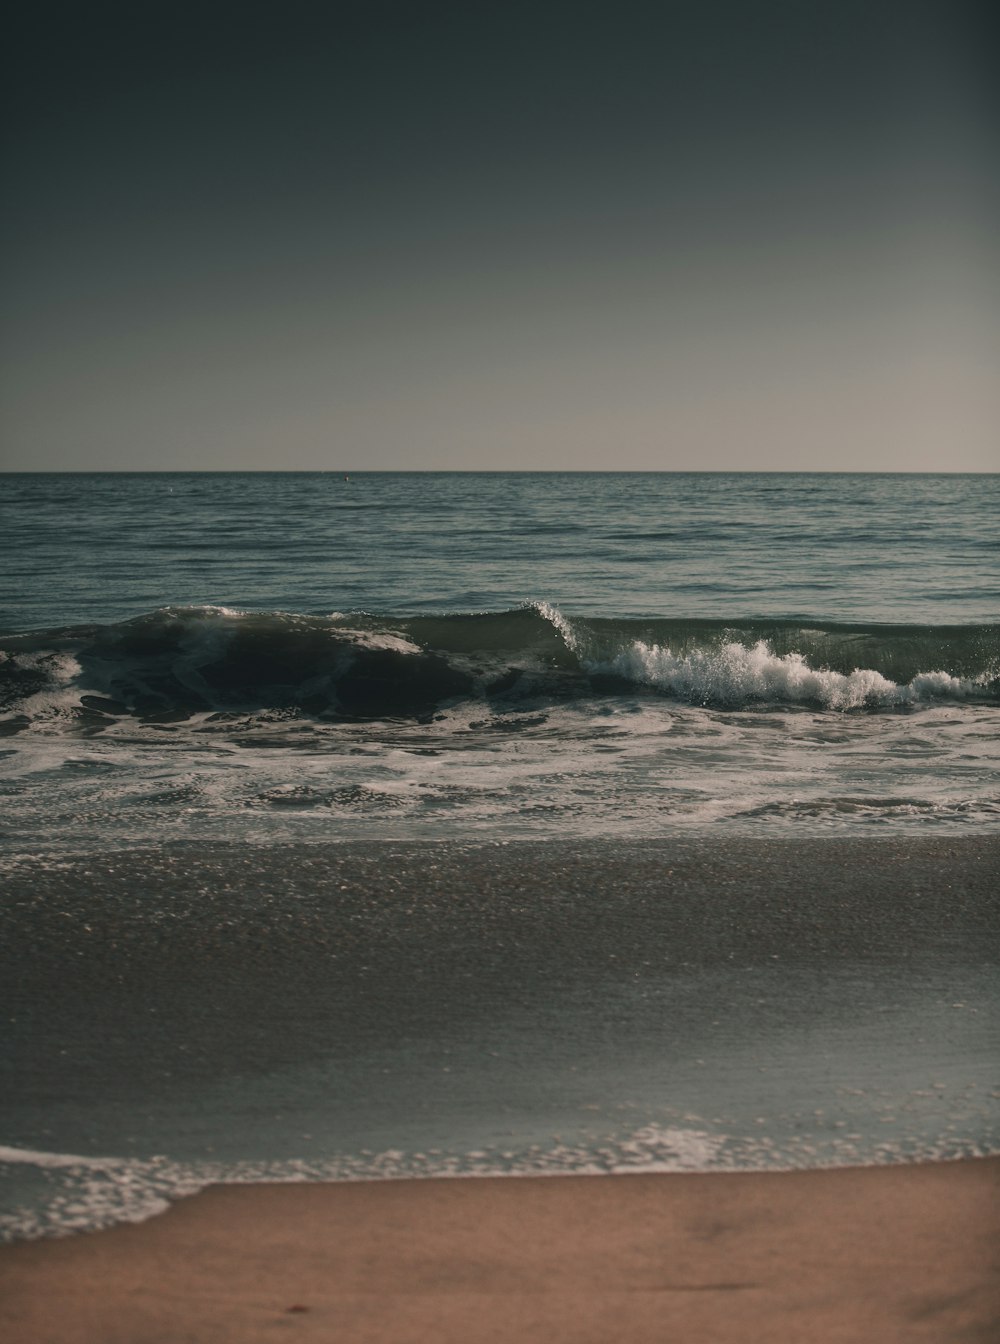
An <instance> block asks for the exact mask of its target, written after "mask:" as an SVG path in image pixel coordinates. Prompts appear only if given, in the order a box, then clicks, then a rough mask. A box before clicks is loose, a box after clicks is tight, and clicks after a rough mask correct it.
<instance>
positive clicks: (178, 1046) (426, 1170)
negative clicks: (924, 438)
mask: <svg viewBox="0 0 1000 1344" xmlns="http://www.w3.org/2000/svg"><path fill="white" fill-rule="evenodd" d="M998 517H1000V477H997V476H985V475H979V476H951V475H940V476H924V475H913V476H901V475H845V474H829V475H822V474H821V475H814V474H808V475H807V474H803V475H794V474H760V475H755V474H708V473H706V474H701V473H664V474H655V473H654V474H625V473H623V474H618V473H600V474H589V473H579V474H547V473H544V474H543V473H538V474H531V473H526V474H504V473H481V474H475V473H467V474H463V473H454V474H451V473H447V474H437V473H425V474H421V473H402V474H384V473H371V474H369V473H355V472H350V473H344V472H343V471H331V472H327V473H253V474H250V473H246V474H239V473H237V474H214V473H202V474H195V473H190V474H160V473H136V474H95V475H87V474H66V475H59V474H37V475H34V474H20V475H7V476H3V477H0V554H2V559H3V574H4V581H3V584H2V588H0V733H2V735H3V736H2V741H0V791H2V813H0V840H2V844H3V857H2V863H3V874H4V881H5V886H6V888H7V892H8V895H7V896H6V897H5V911H4V918H5V920H6V922H7V927H8V931H9V933H10V938H9V939H8V944H9V946H10V947H12V948H15V949H16V950H15V951H13V952H11V953H10V957H11V958H12V962H11V967H10V969H11V970H12V971H16V972H17V975H13V976H12V979H14V980H16V981H17V986H18V987H17V988H16V989H15V990H12V991H11V992H10V993H11V997H10V1010H9V1014H8V1016H9V1018H10V1022H9V1027H8V1031H7V1040H8V1048H7V1050H6V1052H5V1059H6V1061H7V1064H6V1074H5V1080H6V1083H5V1095H6V1097H7V1101H6V1102H5V1103H3V1104H2V1106H0V1144H5V1145H6V1146H5V1147H4V1148H3V1149H2V1153H3V1155H4V1156H5V1158H6V1159H7V1161H6V1163H5V1166H4V1167H3V1170H4V1171H5V1172H6V1173H7V1181H6V1186H7V1189H8V1191H9V1194H8V1196H7V1198H6V1199H5V1201H4V1205H5V1208H6V1210H7V1212H6V1214H5V1220H6V1221H5V1222H4V1223H3V1226H4V1227H5V1228H6V1232H7V1235H12V1236H24V1235H32V1234H35V1233H37V1232H52V1231H59V1230H66V1229H71V1228H76V1227H90V1226H96V1225H98V1224H100V1223H101V1222H106V1221H108V1220H113V1219H114V1218H117V1217H127V1216H141V1215H142V1214H143V1213H144V1212H149V1211H150V1210H151V1209H153V1208H155V1207H159V1201H160V1200H161V1199H162V1198H164V1197H170V1196H171V1195H172V1194H176V1193H178V1192H180V1191H182V1190H185V1189H192V1188H197V1187H198V1186H199V1185H200V1184H204V1182H205V1181H206V1180H208V1179H234V1178H251V1177H254V1176H260V1175H262V1174H267V1175H270V1176H271V1177H272V1178H281V1179H287V1178H296V1177H297V1178H309V1177H317V1176H328V1177H331V1176H332V1177H336V1178H347V1177H350V1176H352V1175H391V1174H433V1173H434V1172H449V1171H454V1172H466V1171H470V1172H474V1171H480V1170H512V1171H524V1170H591V1169H593V1170H607V1169H620V1168H622V1167H623V1166H627V1167H630V1168H637V1167H649V1166H653V1167H661V1168H670V1167H676V1166H678V1165H680V1166H687V1167H692V1166H693V1167H696V1168H704V1167H711V1166H713V1165H730V1166H732V1165H736V1166H748V1165H751V1166H752V1165H779V1166H780V1165H802V1164H803V1163H804V1164H806V1165H808V1164H816V1163H819V1162H836V1161H881V1160H894V1159H899V1158H906V1157H913V1156H929V1155H934V1156H942V1155H943V1156H949V1155H950V1156H957V1155H960V1154H962V1153H966V1152H979V1151H994V1150H995V1149H996V1147H997V1146H998V1144H997V1134H998V1120H997V1105H996V1097H995V1092H994V1095H992V1096H991V1091H992V1090H993V1089H994V1085H995V1078H993V1079H991V1077H990V1070H991V1069H992V1068H993V1063H994V1060H995V1058H996V1041H995V1038H994V1037H992V1036H990V1034H989V1032H990V1022H991V1016H990V1009H991V1007H992V1009H993V1010H994V1011H995V1007H996V991H995V984H996V981H995V976H994V975H993V973H992V970H991V967H992V966H993V965H994V964H995V963H994V962H993V961H992V959H991V958H992V949H991V946H990V942H989V939H990V936H991V930H992V929H993V928H994V926H991V925H990V923H989V919H988V917H987V916H988V911H987V910H986V908H985V905H984V902H987V901H988V893H989V891H990V889H991V887H992V885H993V883H994V881H995V878H996V853H997V850H996V847H995V845H996V840H995V837H996V834H997V830H998V823H1000V792H998V786H997V775H998V762H1000V739H998V734H997V726H998V722H1000V624H998V617H997V589H998V582H997V579H998V566H997V556H998V540H997V538H998V532H997V526H996V520H997V518H998ZM952 840H954V841H955V842H962V843H965V842H971V843H972V844H973V845H974V846H975V847H976V848H975V856H976V865H977V867H976V871H977V873H978V874H979V877H978V878H977V881H976V882H975V883H973V884H972V886H973V888H974V890H973V889H971V888H970V890H969V891H967V892H965V891H963V892H959V893H956V892H954V891H951V890H949V889H948V886H947V882H946V880H945V879H946V873H947V849H946V848H942V846H945V847H946V846H947V844H948V843H949V842H950V841H952ZM877 841H882V844H881V845H880V847H879V848H878V849H877V850H876V849H873V848H871V846H872V845H874V844H875V843H876V842H877ZM806 842H809V843H812V844H813V846H814V847H813V848H812V849H805V850H804V849H803V848H802V845H803V843H806ZM928 843H931V846H932V847H931V848H930V849H927V848H926V845H927V844H928ZM762 845H763V846H764V847H765V848H764V849H763V850H762V849H761V848H760V847H761V846H762ZM920 845H923V846H925V848H924V849H923V850H920V853H921V854H922V855H923V856H924V857H923V859H922V860H921V862H923V863H924V867H923V869H920V871H923V872H925V873H926V874H927V875H928V877H927V883H926V884H925V885H928V886H929V887H931V888H933V890H931V891H930V892H929V893H928V892H923V894H921V892H920V891H915V890H914V885H915V884H914V882H913V881H912V880H911V879H908V885H905V884H904V888H905V889H901V888H900V887H899V886H898V884H897V885H893V883H892V882H891V881H890V880H889V878H888V877H885V878H884V881H881V879H880V880H876V878H875V876H874V875H873V874H874V871H875V867H877V865H878V864H880V863H881V864H882V865H883V867H885V865H886V863H888V860H887V859H886V858H885V856H886V855H892V856H894V858H893V860H892V862H894V863H899V864H902V863H909V865H910V870H912V869H913V863H914V860H913V858H912V856H913V855H914V854H916V853H917V851H918V849H919V846H920ZM823 846H827V848H826V849H824V848H823ZM831 846H832V848H831ZM838 846H839V848H838ZM859 846H860V848H859ZM866 846H868V847H867V848H866ZM934 846H937V847H936V848H934ZM432 851H433V853H432ZM970 852H972V851H971V850H970V849H969V846H968V844H967V845H966V848H965V849H964V850H963V853H964V854H969V853H970ZM491 853H492V854H493V855H494V858H493V859H492V860H491V859H490V858H489V855H490V854H491ZM643 853H646V854H647V855H648V854H654V855H655V857H656V865H655V871H652V870H649V871H647V870H644V871H645V872H646V876H645V877H644V878H643V879H642V880H641V881H640V880H639V879H638V878H634V877H633V876H630V874H633V872H634V870H635V865H636V863H637V861H638V858H637V856H639V855H641V854H643ZM678 855H681V856H682V858H683V856H685V855H686V856H687V857H686V858H684V859H683V861H684V863H686V864H687V865H688V868H689V870H690V873H691V874H693V875H694V876H691V877H690V882H693V883H694V884H695V887H697V886H698V883H699V882H700V883H701V886H700V888H698V889H699V890H700V891H701V893H702V894H701V896H700V897H697V898H696V897H695V896H692V894H691V890H693V889H691V890H689V886H690V883H689V886H684V885H683V883H681V885H680V886H679V885H678V883H680V882H681V879H680V878H678V877H677V876H676V872H677V871H678V870H677V863H678V859H677V856H678ZM824 855H825V856H826V858H825V859H824V858H823V857H822V856H824ZM879 855H881V856H882V857H881V858H879V857H878V856H879ZM790 856H792V857H794V863H792V857H790ZM810 856H812V857H810ZM782 863H791V864H792V869H794V875H793V876H790V877H787V879H786V883H785V885H786V887H787V892H786V896H787V902H786V906H784V907H782V909H783V910H784V911H785V913H784V914H782V913H781V911H780V910H775V909H773V908H772V907H771V906H770V905H768V902H769V901H772V899H773V893H774V891H775V890H776V889H777V888H778V886H779V885H780V884H779V883H778V881H777V879H776V878H774V877H773V874H774V873H775V872H776V871H778V869H780V867H781V864H782ZM366 864H368V865H369V866H367V867H366V866H365V865H366ZM581 864H583V868H582V869H581V868H580V865H581ZM713 864H715V865H716V866H717V865H719V864H721V865H722V868H721V869H718V870H717V868H713V866H712V865H713ZM819 864H826V871H825V873H824V874H823V880H822V881H819V880H818V878H817V880H816V882H815V883H813V882H812V881H811V879H810V872H811V871H814V870H815V869H816V867H817V865H819ZM359 865H360V866H359ZM574 865H575V866H574ZM671 865H673V866H671ZM873 865H875V867H873ZM889 867H890V868H891V864H890V865H889ZM918 867H919V865H918ZM790 871H791V870H790ZM841 871H842V874H843V876H842V880H841V879H840V878H838V879H837V880H838V882H840V885H839V886H837V885H836V883H835V884H834V886H831V881H832V880H833V879H832V878H831V877H830V873H831V872H841ZM888 871H889V869H888V868H887V869H886V872H888ZM435 872H437V877H436V878H435V877H434V873H435ZM671 873H673V874H674V876H673V877H671V878H670V880H668V875H669V874H671ZM572 874H575V876H572ZM706 874H714V876H712V878H711V882H710V883H709V885H710V886H711V891H712V893H713V894H712V896H711V902H712V908H711V911H710V912H709V910H708V908H707V907H705V918H704V921H703V922H699V921H697V920H696V921H695V923H694V924H693V925H692V924H691V922H690V920H688V922H687V923H685V924H684V931H683V936H681V935H680V934H678V933H677V929H676V926H675V923H673V922H671V917H672V915H673V914H677V912H678V911H679V910H680V908H681V905H682V904H683V903H684V902H690V901H691V900H695V899H697V900H698V901H702V902H703V901H705V900H706V899H708V898H707V897H706V896H705V891H706V890H707V887H706V882H707V881H708V879H707V878H706V876H705V875H706ZM685 881H687V879H685ZM880 881H881V885H880ZM812 886H815V888H816V890H815V891H811V890H810V888H811V887H812ZM916 886H917V887H919V886H920V884H919V883H917V884H916ZM682 888H683V889H682ZM835 888H836V889H835ZM720 891H721V892H722V896H721V897H720V894H719V893H720ZM727 892H730V893H731V899H730V897H729V896H726V893H727ZM747 892H749V893H750V896H749V897H747V894H746V893H747ZM359 893H361V895H360V896H359ZM484 893H485V894H484ZM918 897H919V899H918ZM748 900H749V902H750V904H749V905H748V904H747V901H748ZM469 901H472V902H473V906H472V907H470V908H468V909H466V905H465V904H463V903H468V902H469ZM720 901H721V904H720ZM476 902H478V904H477V903H476ZM928 902H929V904H928ZM553 903H554V905H553ZM685 908H687V907H686V906H685ZM456 909H461V910H465V916H464V917H463V918H462V919H458V917H457V916H456V915H455V910H456ZM956 909H957V910H958V911H959V915H960V917H959V915H956V914H955V911H956ZM651 912H652V913H651ZM768 912H769V913H768ZM852 912H853V913H852ZM678 917H679V915H678ZM942 918H944V920H945V926H943V932H942V928H940V927H939V925H940V921H941V919H942ZM206 919H208V920H209V921H210V928H209V929H208V930H207V931H206V928H205V927H203V922H204V920H206ZM456 919H458V922H457V923H456V922H455V921H456ZM664 920H667V923H666V924H664V922H663V921H664ZM949 920H950V923H949ZM211 921H214V923H213V922H211ZM789 921H790V922H789ZM852 921H854V923H852ZM866 921H867V922H868V925H869V926H870V928H871V929H872V930H874V932H873V933H872V936H871V938H870V939H869V941H868V942H865V941H864V940H862V941H861V942H860V943H859V942H856V941H851V939H850V938H848V935H847V931H848V930H849V929H853V928H854V927H855V923H859V924H861V925H863V924H865V922H866ZM730 926H732V927H736V928H743V927H748V928H750V929H751V930H754V929H756V930H757V932H756V934H755V935H754V936H753V937H752V938H750V941H749V942H747V943H745V944H744V943H739V942H738V943H737V944H735V945H734V946H732V947H729V948H728V950H726V951H724V952H722V951H720V950H719V948H718V946H717V935H718V929H719V928H720V927H722V928H728V927H730ZM553 928H556V929H559V930H561V935H560V938H559V939H557V940H555V941H553V938H552V937H551V936H550V934H551V930H552V929H553ZM928 928H930V929H931V930H933V931H935V936H934V937H932V938H930V939H929V940H928V933H927V930H928ZM546 930H549V932H546ZM810 930H813V931H814V932H813V933H812V934H810ZM199 931H200V932H199ZM817 931H818V932H817ZM196 933H197V935H198V936H197V937H195V934H196ZM192 939H193V941H192ZM247 939H250V945H249V951H248V945H247ZM254 939H256V940H257V941H256V942H255V941H254ZM644 939H645V940H646V941H648V944H649V948H648V950H649V955H648V956H640V955H639V950H638V949H639V947H640V945H641V944H642V943H643V941H644ZM636 940H638V941H636ZM386 942H388V944H389V946H390V948H392V949H395V952H394V953H393V955H392V956H390V955H389V953H388V952H387V951H386ZM540 947H541V948H544V949H545V956H544V957H543V958H542V960H541V961H540V962H539V963H538V964H537V965H536V964H535V962H533V961H532V955H533V954H532V955H529V952H528V951H526V949H528V950H530V949H535V950H536V951H537V949H538V948H540ZM491 948H492V949H493V950H492V951H490V949H491ZM616 948H617V949H618V950H615V949H616ZM629 949H631V950H629ZM665 949H666V950H665ZM182 953H183V955H182ZM394 958H395V959H394ZM442 958H444V960H443V961H442V960H441V959H442ZM609 959H610V960H609ZM366 968H367V969H366ZM427 968H433V974H430V973H429V972H428V970H427ZM331 985H332V986H333V987H332V988H331ZM401 986H403V988H401ZM470 995H471V997H470ZM484 1004H486V1005H488V1011H487V1012H483V1011H482V1007H483V1005H484ZM713 1022H714V1023H716V1024H717V1026H716V1027H714V1028H713V1027H712V1026H711V1025H710V1024H711V1023H713ZM957 1022H960V1024H961V1025H960V1026H959V1027H957V1026H956V1023H957ZM915 1040H920V1041H922V1042H924V1045H923V1050H924V1053H925V1055H926V1068H922V1067H920V1065H919V1051H916V1052H914V1051H913V1050H912V1049H907V1048H905V1044H906V1042H907V1041H911V1042H912V1041H915ZM915 1056H916V1057H915ZM852 1061H853V1063H852ZM890 1061H895V1063H890ZM762 1071H763V1072H762ZM925 1075H926V1076H925ZM931 1075H934V1076H931ZM938 1075H940V1076H938ZM774 1077H780V1079H781V1084H780V1087H772V1086H770V1081H769V1080H770V1079H773V1078H774ZM762 1078H765V1080H766V1081H767V1085H762V1084H761V1079H762ZM824 1080H825V1081H824ZM852 1089H853V1091H852ZM852 1097H853V1098H854V1100H851V1098H852ZM851 1136H853V1137H851Z"/></svg>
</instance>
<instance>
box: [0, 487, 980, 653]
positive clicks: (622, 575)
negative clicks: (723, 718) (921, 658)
mask: <svg viewBox="0 0 1000 1344" xmlns="http://www.w3.org/2000/svg"><path fill="white" fill-rule="evenodd" d="M998 511H1000V477H998V476H986V475H967V476H958V475H955V476H949V475H940V476H925V475H850V474H830V475H817V474H811V473H810V474H802V475H793V474H784V473H776V474H771V473H764V474H750V473H734V474H729V473H698V472H692V473H674V472H665V473H620V474H619V473H613V472H612V473H589V472H580V473H551V474H550V473H537V474H534V473H448V472H446V473H437V472H430V473H364V472H362V473H354V472H351V473H349V479H346V480H345V479H344V473H342V472H336V471H330V472H294V473H280V472H261V473H213V472H206V473H169V474H168V473H157V472H151V473H150V472H143V473H136V474H120V473H111V474H94V475H90V474H82V473H81V474H76V473H72V474H59V473H55V474H37V475H34V474H23V475H20V474H19V475H6V476H2V477H0V537H2V538H3V540H2V541H0V546H2V554H3V560H4V570H5V573H6V582H5V583H4V585H3V593H2V596H0V628H2V627H6V628H7V629H18V630H24V629H31V628H39V627H46V626H49V627H51V626H54V625H61V624H67V623H73V622H80V621H120V620H125V619H127V618H129V617H132V616H137V615H140V614H142V613H143V612H147V611H151V610H154V609H156V608H158V607H164V606H188V605H201V604H205V603H209V604H215V605H221V606H226V607H235V608H240V609H243V608H251V609H254V610H280V611H299V612H309V613H312V614H316V615H322V614H326V613H328V612H330V611H335V610H340V611H353V610H364V611H371V612H376V613H380V614H407V613H411V612H430V611H447V612H457V611H499V610H506V609H508V608H511V607H516V606H519V605H520V604H521V603H524V602H537V601H545V602H549V603H551V604H552V605H555V606H559V607H561V608H563V609H565V611H566V612H567V614H570V615H573V614H576V615H581V616H585V615H590V616H649V615H663V616H674V617H678V616H689V617H712V618H715V617H723V618H736V617H752V616H769V617H777V616H795V617H798V616H809V617H812V618H814V619H825V620H842V621H868V622H871V621H880V622H901V623H917V622H919V623H927V624H939V625H950V624H959V623H962V624H964V623H969V622H983V621H991V620H995V619H996V618H997V560H998V542H997V528H996V519H997V517H998Z"/></svg>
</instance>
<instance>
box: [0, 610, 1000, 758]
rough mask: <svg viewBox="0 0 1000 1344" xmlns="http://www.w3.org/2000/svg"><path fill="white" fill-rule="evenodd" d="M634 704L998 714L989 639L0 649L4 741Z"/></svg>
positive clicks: (199, 626) (457, 634) (347, 625)
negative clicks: (280, 717) (117, 728)
mask: <svg viewBox="0 0 1000 1344" xmlns="http://www.w3.org/2000/svg"><path fill="white" fill-rule="evenodd" d="M624 691H630V692H632V693H637V692H643V693H647V694H657V695H664V696H670V697H675V698H677V699H680V700H684V701H687V702H689V703H696V704H702V705H708V706H716V707H720V708H755V707H760V706H765V705H771V706H773V705H782V704H794V705H811V706H815V707H819V708H821V709H827V710H839V711H844V710H891V709H906V708H918V707H921V706H926V705H931V704H940V703H942V702H959V701H977V702H979V703H997V702H998V701H1000V626H997V625H975V626H938V627H924V626H903V625H846V624H835V623H806V622H803V621H794V620H780V621H733V622H723V621H714V620H692V619H685V620H671V619H668V618H663V617H659V618H655V617H651V618H649V619H645V620H635V619H631V620H610V619H598V618H590V617H577V616H573V617H568V616H566V615H564V614H563V613H561V612H559V611H557V610H556V609H555V608H552V607H550V606H548V605H547V604H545V603H539V604H535V605H531V606H525V607H521V608H517V609H515V610H512V611H502V612H483V613H468V614H458V615H437V616H435V615H428V616H423V615H421V616H409V617H379V616H373V615H369V614H365V613H360V614H351V615H343V614H340V613H337V614H334V615H330V616H319V615H308V614H297V613H289V612H255V611H233V610H229V609H227V608H222V607H167V608H163V609H161V610H158V611H154V612H150V613H148V614H147V615H143V616H139V617H136V618H135V619H133V620H129V621H123V622H119V623H115V624H108V625H89V626H74V627H65V628H61V629H56V630H48V631H39V632H31V633H27V634H20V635H6V636H2V637H0V715H2V716H3V723H4V724H5V731H7V732H11V731H17V729H18V727H19V726H25V725H27V724H28V723H30V722H31V721H33V720H35V719H38V718H46V717H49V718H51V717H54V716H57V715H60V714H63V715H65V714H67V713H68V714H69V715H70V716H71V717H72V716H75V717H76V718H77V719H80V718H84V719H89V720H90V721H92V722H94V723H99V722H100V721H101V720H107V719H109V718H115V717H118V716H123V715H132V716H137V717H139V718H142V719H145V720H148V721H154V722H155V721H157V720H161V721H162V720H164V719H182V718H184V717H187V716H190V715H192V714H196V713H205V712H214V713H220V714H225V713H228V712H232V713H246V712H248V711H260V710H269V709H275V710H294V711H297V712H300V713H304V714H310V715H314V716H316V717H318V718H322V719H326V720H331V721H337V720H366V719H381V718H404V719H407V718H408V719H418V720H419V719H423V718H427V717H429V716H432V715H433V714H434V713H435V712H436V711H437V710H438V709H439V708H440V707H441V706H443V705H447V704H451V703H455V702H457V701H461V700H466V699H478V700H483V701H487V702H494V701H510V700H520V701H525V700H534V701H552V700H556V699H567V698H571V697H576V696H581V695H585V696H600V695H607V694H616V693H622V692H624Z"/></svg>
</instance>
